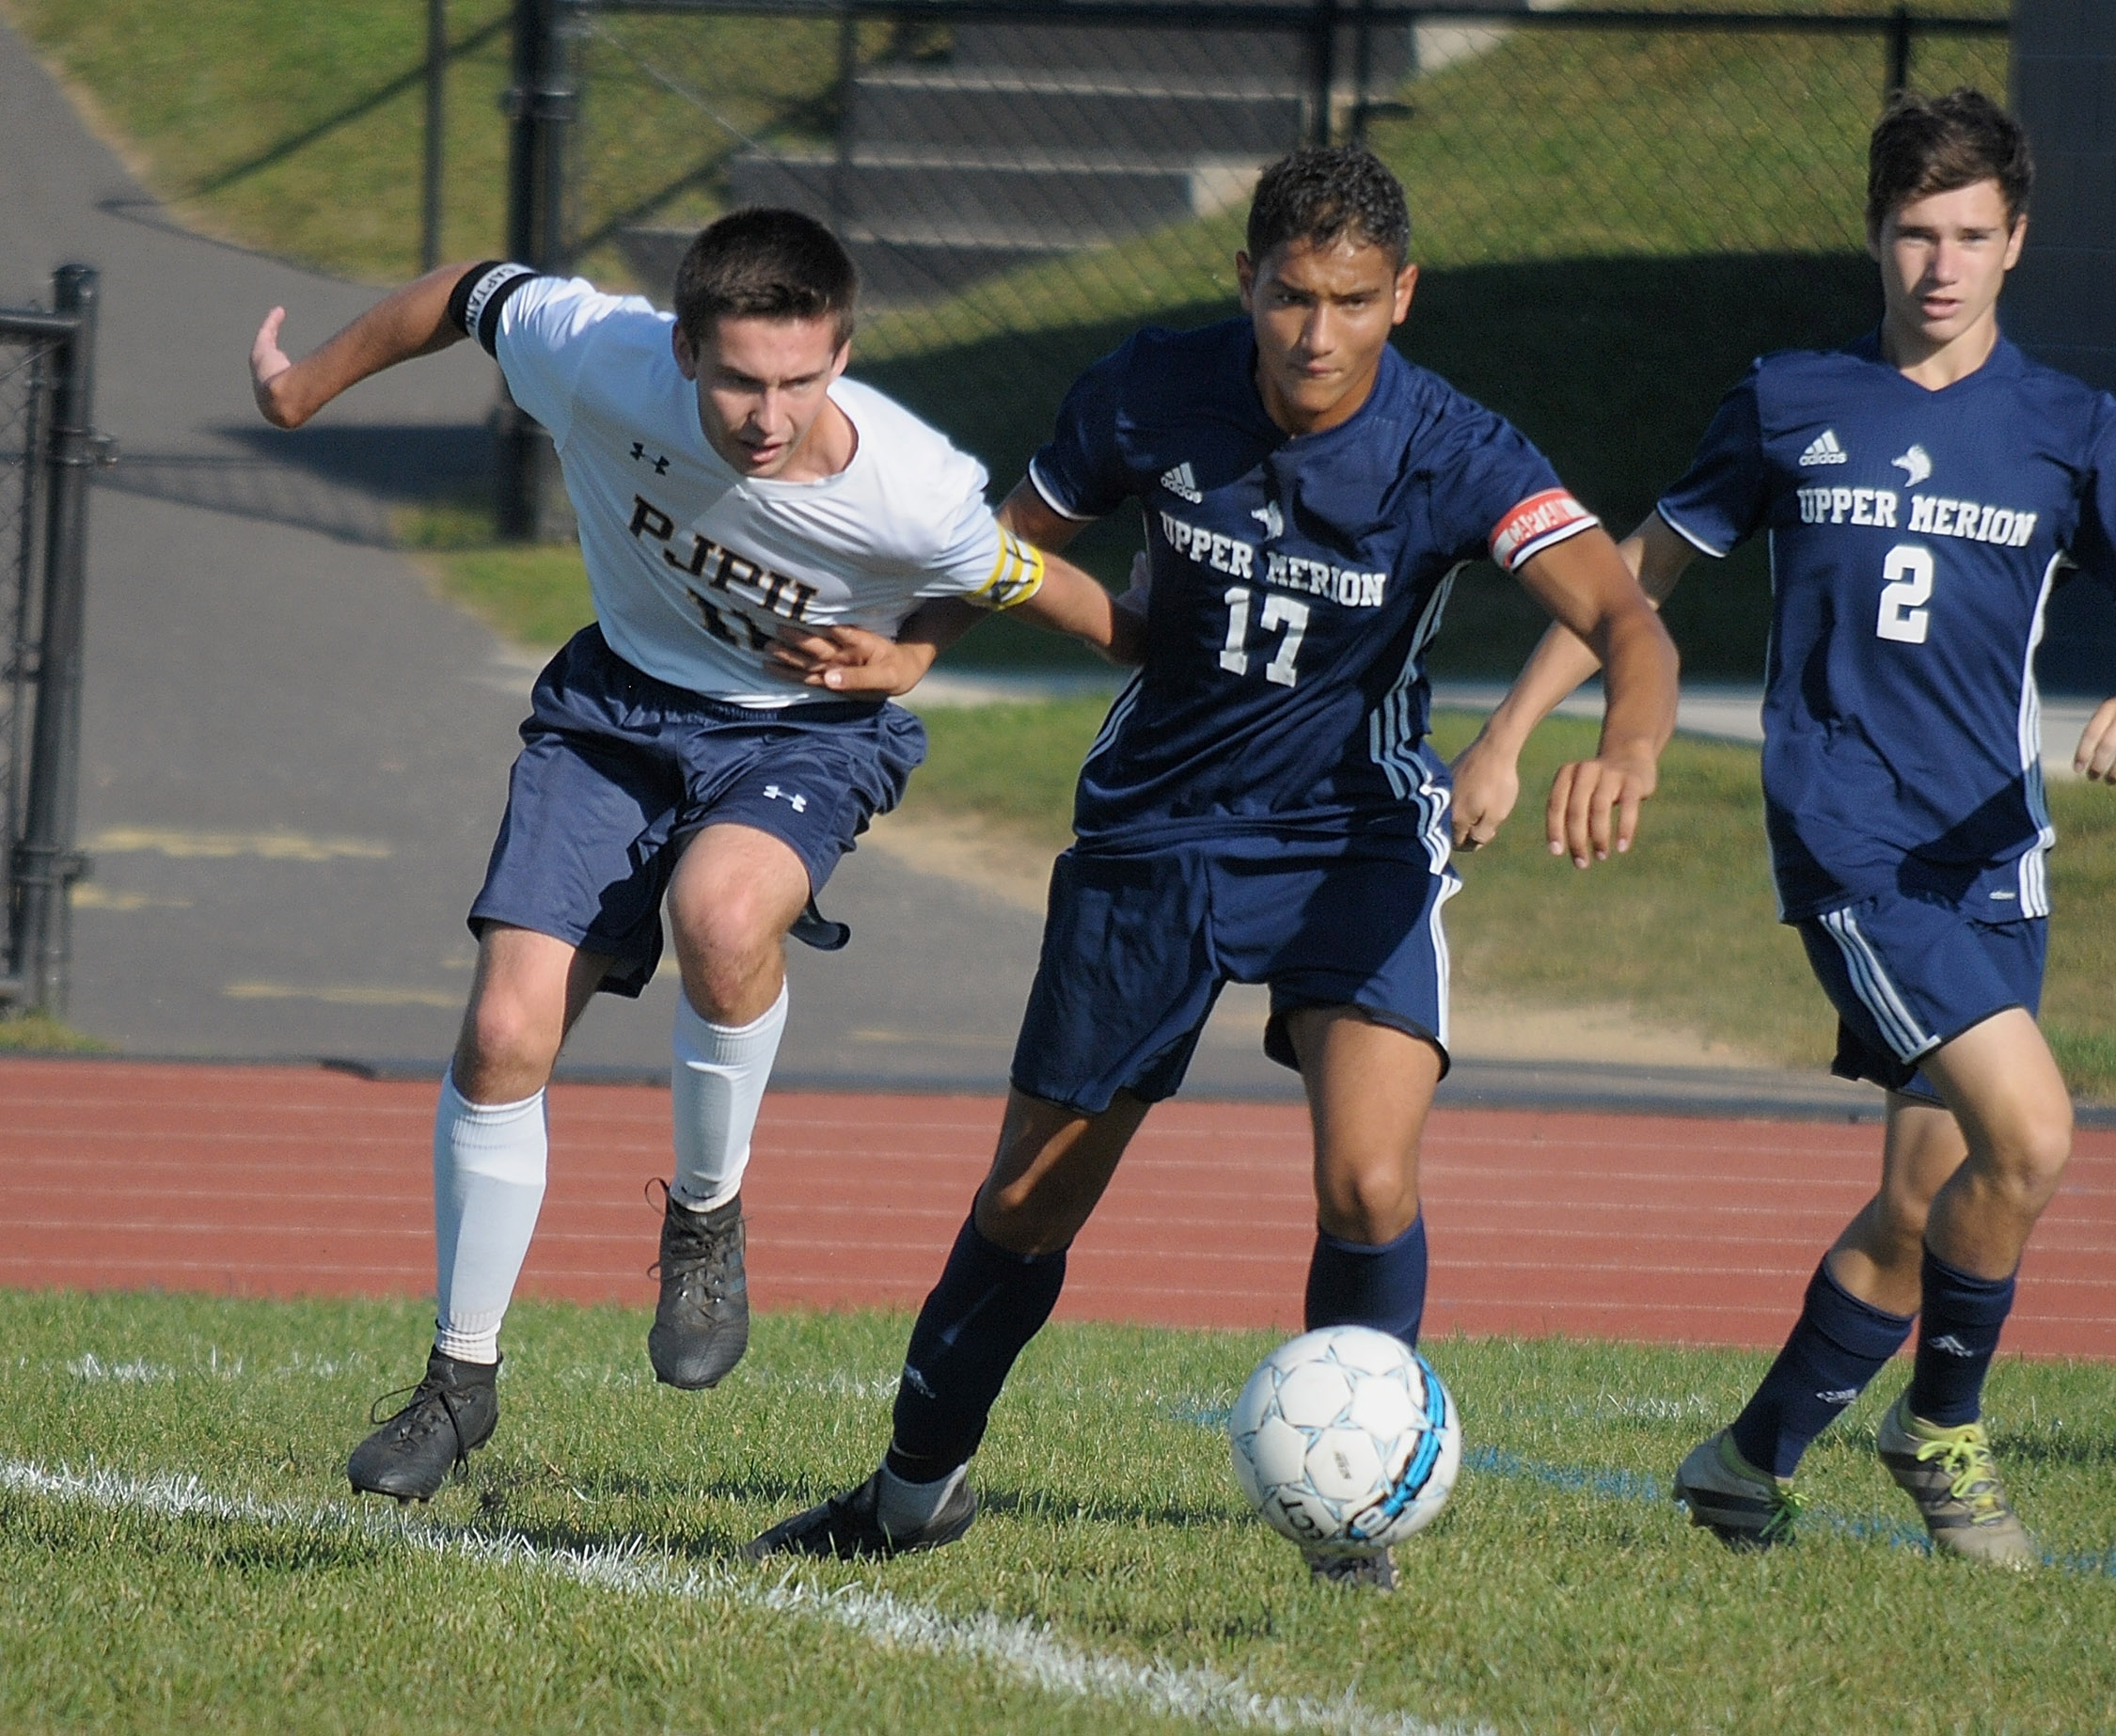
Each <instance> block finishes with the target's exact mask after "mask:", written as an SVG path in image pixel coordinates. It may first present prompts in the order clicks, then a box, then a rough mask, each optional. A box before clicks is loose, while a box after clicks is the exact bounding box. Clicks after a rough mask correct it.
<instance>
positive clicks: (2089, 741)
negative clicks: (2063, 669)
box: [2072, 700, 2116, 783]
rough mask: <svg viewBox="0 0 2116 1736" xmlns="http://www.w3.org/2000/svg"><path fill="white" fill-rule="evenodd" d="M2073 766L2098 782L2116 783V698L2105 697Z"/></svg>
mask: <svg viewBox="0 0 2116 1736" xmlns="http://www.w3.org/2000/svg"><path fill="white" fill-rule="evenodd" d="M2072 769H2073V770H2074V771H2076V772H2077V773H2078V774H2079V775H2080V776H2081V777H2082V778H2092V780H2093V781H2095V782H2097V783H2116V700H2103V701H2102V702H2101V704H2100V706H2099V708H2098V709H2096V711H2095V712H2094V715H2093V716H2092V717H2091V718H2088V719H2087V727H2086V728H2085V729H2084V730H2082V731H2081V732H2080V733H2079V746H2078V748H2077V750H2076V751H2075V752H2074V753H2073V755H2072Z"/></svg>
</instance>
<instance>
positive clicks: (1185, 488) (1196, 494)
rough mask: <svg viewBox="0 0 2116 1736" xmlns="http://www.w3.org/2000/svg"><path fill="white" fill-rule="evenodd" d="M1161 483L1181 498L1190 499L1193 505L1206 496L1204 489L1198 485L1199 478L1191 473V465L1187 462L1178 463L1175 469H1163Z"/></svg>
mask: <svg viewBox="0 0 2116 1736" xmlns="http://www.w3.org/2000/svg"><path fill="white" fill-rule="evenodd" d="M1161 486H1162V487H1163V488H1165V489H1167V490H1168V492H1169V493H1170V494H1172V495H1175V496H1176V497H1178V498H1179V499H1184V500H1188V501H1189V502H1190V503H1191V504H1192V506H1195V505H1197V503H1198V502H1199V501H1201V500H1203V499H1204V498H1205V494H1204V491H1203V490H1202V489H1200V488H1199V487H1198V485H1197V478H1196V477H1194V476H1192V474H1191V466H1189V465H1188V464H1187V463H1186V464H1179V465H1177V466H1176V467H1175V468H1174V469H1173V470H1163V471H1162V472H1161Z"/></svg>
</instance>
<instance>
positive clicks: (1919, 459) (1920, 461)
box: [1888, 446, 1933, 488]
mask: <svg viewBox="0 0 2116 1736" xmlns="http://www.w3.org/2000/svg"><path fill="white" fill-rule="evenodd" d="M1888 462H1889V463H1890V464H1892V465H1893V466H1895V467H1896V468H1897V469H1899V470H1901V471H1902V472H1903V475H1905V476H1906V477H1908V478H1909V479H1910V482H1909V486H1910V487H1912V488H1916V487H1917V486H1918V484H1919V483H1920V482H1922V481H1924V480H1925V479H1926V478H1927V477H1928V476H1930V475H1932V473H1933V455H1932V453H1930V452H1928V451H1927V450H1925V449H1924V448H1923V447H1921V446H1914V447H1912V448H1911V449H1910V450H1909V451H1907V452H1905V453H1904V454H1903V456H1902V457H1901V458H1891V459H1889V460H1888Z"/></svg>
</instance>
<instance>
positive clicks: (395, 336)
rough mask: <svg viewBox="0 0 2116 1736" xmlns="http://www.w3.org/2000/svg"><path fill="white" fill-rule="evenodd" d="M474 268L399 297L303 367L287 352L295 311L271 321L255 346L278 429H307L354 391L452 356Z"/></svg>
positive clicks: (458, 268)
mask: <svg viewBox="0 0 2116 1736" xmlns="http://www.w3.org/2000/svg"><path fill="white" fill-rule="evenodd" d="M470 269H471V263H470V262H466V263H464V264H460V265H444V266H442V267H441V268H440V269H439V270H438V271H431V272H428V273H427V274H426V276H423V277H420V278H419V279H418V281H417V282H414V283H407V284H406V285H405V286H404V287H403V289H401V290H397V291H394V292H391V293H390V294H388V295H386V296H384V297H383V299H382V300H381V301H379V302H377V303H375V305H374V306H373V307H371V308H369V309H368V310H367V312H365V313H363V314H362V315H361V316H360V317H359V318H358V319H356V320H355V321H354V322H353V324H350V325H348V326H347V327H346V328H345V329H344V330H343V331H341V332H340V333H339V334H338V335H337V336H336V337H334V338H331V339H326V340H325V342H324V345H323V347H322V348H321V349H319V350H317V351H315V352H314V353H313V354H312V355H305V356H303V357H302V358H301V360H300V361H298V362H297V361H294V360H292V358H290V357H289V356H288V355H287V353H286V352H285V351H284V350H282V349H281V348H280V347H279V331H280V328H281V326H283V325H284V324H285V323H286V318H287V310H286V309H285V308H273V309H272V311H271V312H270V313H268V314H266V315H265V316H264V324H262V325H261V326H259V327H258V332H257V338H256V339H255V340H254V341H253V342H252V343H251V345H250V389H251V390H252V391H253V392H255V393H256V394H257V407H258V408H259V409H260V410H261V411H262V412H263V413H264V419H265V420H266V421H268V422H270V423H271V424H272V425H273V427H275V428H299V427H300V426H301V425H302V423H304V422H306V421H307V420H308V418H310V417H312V416H314V415H315V414H316V412H317V411H319V410H321V409H322V408H323V407H324V405H325V404H327V403H328V402H330V401H331V400H332V399H334V398H336V397H337V396H338V395H339V394H340V392H342V391H344V390H345V389H346V388H347V387H353V386H356V385H358V384H359V383H360V382H361V381H362V380H364V379H366V378H367V377H368V376H369V375H370V374H374V373H380V372H381V371H383V370H384V369H385V368H393V367H395V366H396V365H397V363H399V362H408V361H410V360H411V359H412V358H413V357H414V356H416V355H432V354H433V353H434V351H436V350H445V349H447V348H448V347H449V345H450V344H451V343H453V342H455V340H456V339H459V338H461V337H462V336H463V334H462V333H461V332H460V331H458V330H457V329H456V327H455V323H454V322H453V321H452V320H450V318H449V296H450V293H451V292H453V290H454V289H455V286H456V284H457V283H458V282H459V281H461V279H462V276H463V274H464V273H465V272H466V271H469V270H470Z"/></svg>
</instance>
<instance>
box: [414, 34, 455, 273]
mask: <svg viewBox="0 0 2116 1736" xmlns="http://www.w3.org/2000/svg"><path fill="white" fill-rule="evenodd" d="M448 71H449V7H448V0H426V161H425V162H424V164H423V165H422V166H421V167H422V169H423V174H422V176H421V184H420V186H419V213H418V215H419V223H418V268H419V270H421V271H432V270H433V269H434V266H436V265H438V264H439V263H440V262H441V153H442V149H443V140H442V129H443V127H444V125H445V124H446V121H447V116H448Z"/></svg>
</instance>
